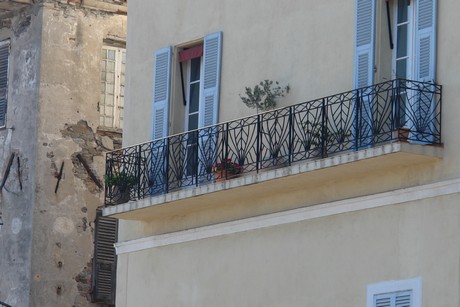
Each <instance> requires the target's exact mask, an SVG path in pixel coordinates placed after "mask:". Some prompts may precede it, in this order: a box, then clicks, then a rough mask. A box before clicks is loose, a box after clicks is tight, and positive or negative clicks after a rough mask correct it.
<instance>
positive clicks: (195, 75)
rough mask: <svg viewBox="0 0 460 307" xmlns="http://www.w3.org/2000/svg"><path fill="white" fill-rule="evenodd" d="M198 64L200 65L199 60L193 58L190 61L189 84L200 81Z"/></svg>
mask: <svg viewBox="0 0 460 307" xmlns="http://www.w3.org/2000/svg"><path fill="white" fill-rule="evenodd" d="M200 63H201V58H195V59H192V60H191V65H190V82H193V81H196V80H200Z"/></svg>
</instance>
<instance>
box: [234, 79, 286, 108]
mask: <svg viewBox="0 0 460 307" xmlns="http://www.w3.org/2000/svg"><path fill="white" fill-rule="evenodd" d="M289 90H290V87H289V84H288V85H286V86H284V87H281V86H280V85H279V82H278V81H275V82H273V81H271V80H263V81H260V82H259V84H257V85H256V86H254V88H250V87H245V95H241V94H240V98H241V101H242V102H243V103H244V104H245V105H246V106H248V107H249V108H252V109H254V108H255V109H257V113H259V110H262V111H267V110H272V109H274V108H275V107H276V99H277V98H279V97H284V96H285V95H286V94H288V93H289Z"/></svg>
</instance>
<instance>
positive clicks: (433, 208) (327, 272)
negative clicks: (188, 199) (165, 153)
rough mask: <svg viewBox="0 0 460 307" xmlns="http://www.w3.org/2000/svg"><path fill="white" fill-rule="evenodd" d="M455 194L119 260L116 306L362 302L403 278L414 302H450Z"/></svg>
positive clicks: (454, 292)
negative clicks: (418, 282) (416, 296)
mask: <svg viewBox="0 0 460 307" xmlns="http://www.w3.org/2000/svg"><path fill="white" fill-rule="evenodd" d="M459 196H460V195H458V194H454V195H450V196H443V197H438V198H434V199H426V200H423V201H420V202H410V203H403V204H397V205H391V206H386V207H381V208H376V209H369V210H363V211H359V212H354V213H347V214H341V215H336V216H330V217H325V218H318V219H313V220H308V221H303V222H298V223H293V224H287V225H282V226H276V227H271V228H268V229H259V230H253V231H248V232H244V233H240V234H232V235H226V236H221V237H215V238H210V239H204V240H199V241H191V242H187V243H182V244H176V245H170V246H163V247H159V248H154V249H149V250H144V251H139V252H134V253H130V254H123V255H120V256H119V266H118V270H119V271H118V273H119V276H120V277H121V279H120V281H119V282H118V287H119V288H118V290H117V291H118V292H117V294H118V298H117V306H152V305H159V306H318V307H321V306H324V307H326V306H344V307H348V306H349V307H352V306H365V304H366V287H367V285H369V284H373V283H377V282H381V281H385V280H399V279H407V278H413V277H421V279H422V289H423V290H422V301H423V306H437V307H451V306H458V304H459V303H460V302H459V290H458V289H459V277H458V271H459V261H458V259H459V248H458V242H459V239H460V237H459V230H460V228H459V226H460V225H459V218H460V211H459V207H458V197H459Z"/></svg>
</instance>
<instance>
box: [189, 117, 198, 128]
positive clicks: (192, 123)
mask: <svg viewBox="0 0 460 307" xmlns="http://www.w3.org/2000/svg"><path fill="white" fill-rule="evenodd" d="M195 129H198V114H192V115H190V116H189V117H188V130H195Z"/></svg>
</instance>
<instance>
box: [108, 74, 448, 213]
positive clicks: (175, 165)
mask: <svg viewBox="0 0 460 307" xmlns="http://www.w3.org/2000/svg"><path fill="white" fill-rule="evenodd" d="M441 91H442V87H441V85H437V84H434V83H426V82H418V81H410V80H401V79H397V80H391V81H387V82H383V83H379V84H376V85H372V86H368V87H364V88H360V89H356V90H352V91H348V92H344V93H340V94H336V95H332V96H328V97H324V98H321V99H316V100H312V101H308V102H304V103H300V104H296V105H292V106H289V107H285V108H280V109H276V110H273V111H269V112H265V113H261V114H258V115H254V116H249V117H245V118H241V119H237V120H233V121H229V122H226V123H221V124H218V125H214V126H209V127H205V128H202V129H198V130H194V131H189V132H185V133H181V134H177V135H173V136H169V137H166V138H162V139H157V140H153V141H151V142H147V143H143V144H140V145H135V146H131V147H126V148H123V149H120V150H117V151H113V152H110V153H108V154H107V159H106V194H105V204H106V205H114V204H118V203H122V202H126V201H128V200H136V199H142V198H145V197H148V196H152V195H158V194H164V193H168V192H170V191H172V190H176V189H181V188H184V187H189V186H198V185H202V184H210V183H213V182H214V181H215V179H216V175H215V174H214V173H213V172H212V168H213V166H214V165H216V164H217V163H220V162H222V161H227V160H228V161H232V162H234V163H237V164H238V165H239V170H240V171H241V173H243V175H244V173H251V172H259V171H260V170H263V169H267V168H273V167H278V166H287V165H291V164H293V163H296V162H299V161H304V160H308V159H319V158H324V157H326V156H330V155H333V154H336V153H339V152H345V151H352V150H360V149H365V148H370V147H373V146H376V145H380V144H385V143H389V142H392V141H395V140H398V139H399V140H403V141H408V142H411V143H418V144H439V143H441V97H442V95H441ZM227 174H228V173H227Z"/></svg>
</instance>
